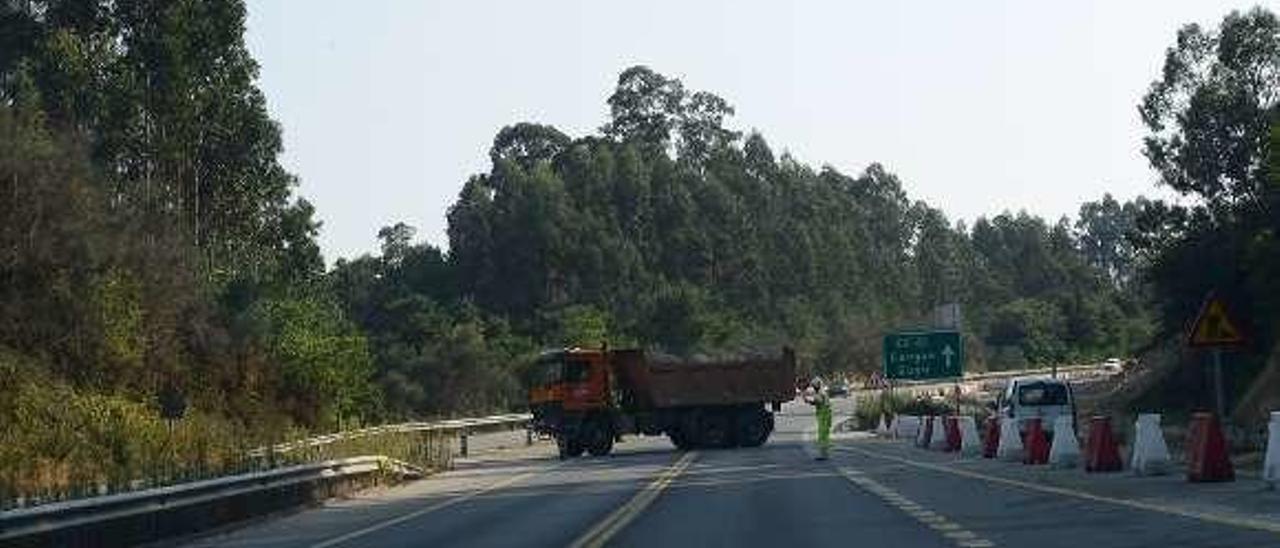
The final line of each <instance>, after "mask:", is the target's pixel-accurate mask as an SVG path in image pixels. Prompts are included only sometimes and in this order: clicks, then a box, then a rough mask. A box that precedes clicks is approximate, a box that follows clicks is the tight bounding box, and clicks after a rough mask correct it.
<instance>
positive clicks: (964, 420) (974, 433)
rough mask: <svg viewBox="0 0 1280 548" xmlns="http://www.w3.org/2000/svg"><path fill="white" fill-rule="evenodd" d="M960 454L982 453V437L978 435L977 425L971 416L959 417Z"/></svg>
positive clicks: (973, 454)
mask: <svg viewBox="0 0 1280 548" xmlns="http://www.w3.org/2000/svg"><path fill="white" fill-rule="evenodd" d="M959 428H960V455H961V456H965V457H976V456H978V455H981V454H982V439H981V438H979V437H978V425H977V423H976V422H974V420H973V417H971V416H968V415H965V416H963V417H960V421H959Z"/></svg>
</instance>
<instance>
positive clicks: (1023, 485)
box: [836, 446, 1280, 533]
mask: <svg viewBox="0 0 1280 548" xmlns="http://www.w3.org/2000/svg"><path fill="white" fill-rule="evenodd" d="M836 450H837V451H844V452H852V453H858V454H860V455H863V456H867V457H872V458H877V459H884V460H888V461H893V462H898V463H902V464H905V465H907V466H913V467H916V468H920V469H923V470H932V471H934V472H942V473H944V474H951V475H954V476H961V477H966V478H972V479H978V480H982V481H986V482H990V483H998V484H1001V485H1008V486H1011V487H1017V488H1019V489H1025V490H1028V491H1038V492H1041V493H1048V494H1051V495H1059V496H1065V497H1074V498H1078V499H1083V500H1087V501H1091V502H1103V503H1107V504H1114V505H1116V506H1125V507H1128V508H1135V509H1138V510H1146V511H1149V512H1157V513H1161V514H1167V515H1170V516H1178V517H1184V518H1192V519H1198V520H1201V521H1205V522H1209V523H1216V524H1219V525H1227V526H1231V527H1236V528H1239V529H1256V530H1259V531H1266V532H1268V533H1280V523H1273V522H1270V521H1265V520H1261V519H1253V518H1247V517H1235V516H1224V515H1221V514H1210V513H1206V512H1199V511H1196V510H1191V509H1188V508H1178V507H1175V506H1165V505H1160V504H1155V503H1151V502H1142V501H1138V500H1130V499H1121V498H1114V497H1108V496H1104V495H1095V494H1093V493H1086V492H1084V491H1077V490H1075V489H1068V488H1066V487H1054V486H1051V485H1041V484H1038V483H1030V482H1025V481H1020V480H1016V479H1010V478H1002V477H1000V476H991V475H987V474H982V473H979V472H974V471H972V470H961V469H959V468H952V467H949V466H943V465H938V464H930V463H925V462H918V461H914V460H911V459H905V458H901V457H895V456H893V455H886V454H884V453H879V452H876V451H868V450H866V449H860V448H856V447H849V446H843V447H839V448H836Z"/></svg>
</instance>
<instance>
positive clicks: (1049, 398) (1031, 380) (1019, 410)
mask: <svg viewBox="0 0 1280 548" xmlns="http://www.w3.org/2000/svg"><path fill="white" fill-rule="evenodd" d="M996 413H997V414H999V416H1000V417H1001V418H1005V419H1014V420H1016V421H1018V429H1019V430H1021V431H1024V432H1025V431H1026V419H1028V418H1031V417H1040V424H1041V426H1042V427H1043V428H1044V430H1045V432H1048V433H1049V435H1050V437H1051V438H1052V435H1053V424H1054V422H1056V421H1057V418H1058V417H1060V416H1062V415H1069V416H1070V417H1071V424H1072V426H1073V427H1075V425H1076V398H1075V394H1074V393H1072V391H1071V384H1070V383H1068V382H1067V381H1065V380H1062V379H1054V378H1049V377H1024V378H1017V379H1011V380H1010V381H1009V384H1008V386H1006V387H1005V390H1004V392H1002V393H1001V394H1000V397H999V398H998V399H997V400H996Z"/></svg>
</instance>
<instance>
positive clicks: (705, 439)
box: [699, 413, 733, 448]
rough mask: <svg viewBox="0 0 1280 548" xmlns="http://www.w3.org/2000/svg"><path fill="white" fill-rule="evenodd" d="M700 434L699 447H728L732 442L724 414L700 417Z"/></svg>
mask: <svg viewBox="0 0 1280 548" xmlns="http://www.w3.org/2000/svg"><path fill="white" fill-rule="evenodd" d="M701 422H702V432H701V436H700V437H701V438H702V439H701V440H699V442H700V443H699V445H702V446H703V447H717V448H719V447H729V445H730V442H731V441H732V440H733V433H732V432H731V431H730V426H729V417H728V415H726V414H725V413H708V414H707V415H706V416H704V417H702V421H701Z"/></svg>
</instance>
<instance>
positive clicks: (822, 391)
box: [805, 379, 831, 460]
mask: <svg viewBox="0 0 1280 548" xmlns="http://www.w3.org/2000/svg"><path fill="white" fill-rule="evenodd" d="M810 386H812V387H813V396H811V397H806V398H805V401H806V402H808V404H809V405H812V406H813V409H814V415H816V416H817V417H818V456H817V459H818V460H827V454H828V453H829V452H830V451H831V397H830V396H829V395H827V387H826V385H825V384H824V383H823V382H822V379H814V380H813V382H812V383H811V384H810Z"/></svg>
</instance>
